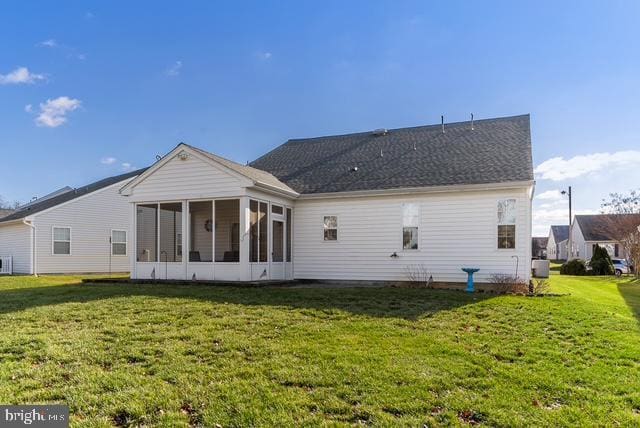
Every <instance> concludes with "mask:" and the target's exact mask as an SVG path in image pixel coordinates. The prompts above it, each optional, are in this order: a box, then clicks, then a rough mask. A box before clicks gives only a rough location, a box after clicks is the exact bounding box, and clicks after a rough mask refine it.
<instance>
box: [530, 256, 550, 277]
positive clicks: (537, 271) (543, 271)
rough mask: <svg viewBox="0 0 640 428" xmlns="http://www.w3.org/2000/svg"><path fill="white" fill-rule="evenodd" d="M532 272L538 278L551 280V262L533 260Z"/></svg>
mask: <svg viewBox="0 0 640 428" xmlns="http://www.w3.org/2000/svg"><path fill="white" fill-rule="evenodd" d="M531 270H532V271H533V276H534V277H536V278H549V260H532V262H531Z"/></svg>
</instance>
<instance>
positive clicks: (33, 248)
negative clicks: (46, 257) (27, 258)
mask: <svg viewBox="0 0 640 428" xmlns="http://www.w3.org/2000/svg"><path fill="white" fill-rule="evenodd" d="M22 223H24V224H26V225H27V226H29V227H30V228H31V230H32V234H31V236H32V239H31V262H32V267H33V276H38V270H37V269H36V225H35V224H33V223H29V222H27V219H25V218H23V219H22Z"/></svg>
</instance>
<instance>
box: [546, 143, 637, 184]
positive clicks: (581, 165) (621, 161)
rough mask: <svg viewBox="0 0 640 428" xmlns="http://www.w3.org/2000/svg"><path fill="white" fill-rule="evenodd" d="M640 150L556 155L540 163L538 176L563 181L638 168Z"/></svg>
mask: <svg viewBox="0 0 640 428" xmlns="http://www.w3.org/2000/svg"><path fill="white" fill-rule="evenodd" d="M639 164H640V151H638V150H624V151H619V152H615V153H607V152H605V153H593V154H589V155H580V156H574V157H572V158H570V159H564V158H562V157H555V158H551V159H548V160H546V161H544V162H542V163H541V164H540V165H538V166H537V167H536V169H535V173H536V177H537V178H540V179H543V180H552V181H562V180H567V179H569V178H576V177H580V176H582V175H587V174H593V173H595V172H598V171H602V170H610V169H621V168H637V167H638V165H639Z"/></svg>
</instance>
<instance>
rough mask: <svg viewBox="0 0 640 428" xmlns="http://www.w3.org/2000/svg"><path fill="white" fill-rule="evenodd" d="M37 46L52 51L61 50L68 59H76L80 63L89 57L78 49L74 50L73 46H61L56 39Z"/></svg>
mask: <svg viewBox="0 0 640 428" xmlns="http://www.w3.org/2000/svg"><path fill="white" fill-rule="evenodd" d="M36 46H39V47H41V48H51V49H56V50H59V51H60V52H62V53H63V54H65V55H66V57H67V58H75V59H78V60H80V61H82V60H84V59H86V58H87V56H86V55H85V54H84V53H82V52H78V49H76V48H74V47H73V46H67V45H64V44H60V43H58V42H57V41H56V40H54V39H49V40H45V41H43V42H40V43H38V44H37V45H36Z"/></svg>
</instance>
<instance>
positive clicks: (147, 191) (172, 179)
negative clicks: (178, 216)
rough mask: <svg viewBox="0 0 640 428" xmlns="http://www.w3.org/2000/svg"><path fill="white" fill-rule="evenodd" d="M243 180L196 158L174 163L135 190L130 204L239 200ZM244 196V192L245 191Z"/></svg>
mask: <svg viewBox="0 0 640 428" xmlns="http://www.w3.org/2000/svg"><path fill="white" fill-rule="evenodd" d="M242 183H243V182H242V180H241V179H239V178H237V177H235V176H233V175H232V174H230V173H229V172H227V171H226V170H224V169H223V168H222V167H217V166H214V165H212V164H211V163H209V162H207V161H205V160H202V159H199V158H197V157H195V156H193V155H190V156H189V157H187V159H186V160H181V159H179V158H178V157H174V158H173V159H170V160H169V161H167V163H165V164H164V165H162V166H161V167H160V168H158V169H157V170H156V171H154V172H153V173H152V174H150V175H149V176H147V177H146V178H145V179H144V180H142V181H141V182H140V183H138V184H136V185H135V186H134V187H133V190H132V195H131V196H130V197H129V198H128V199H129V201H137V202H140V201H175V200H183V199H210V198H214V197H217V198H222V197H231V196H239V195H238V193H239V192H240V190H241V189H240V188H241V184H242ZM242 193H244V189H242Z"/></svg>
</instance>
